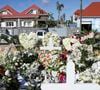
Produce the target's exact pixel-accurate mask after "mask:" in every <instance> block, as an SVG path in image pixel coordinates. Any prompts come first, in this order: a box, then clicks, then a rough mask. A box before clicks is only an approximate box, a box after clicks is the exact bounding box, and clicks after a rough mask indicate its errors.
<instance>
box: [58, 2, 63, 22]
mask: <svg viewBox="0 0 100 90" xmlns="http://www.w3.org/2000/svg"><path fill="white" fill-rule="evenodd" d="M56 8H57V11H58V23H60V14H61V11H62V9H63V8H64V5H63V4H62V3H59V1H57V2H56Z"/></svg>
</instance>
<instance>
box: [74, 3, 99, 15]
mask: <svg viewBox="0 0 100 90" xmlns="http://www.w3.org/2000/svg"><path fill="white" fill-rule="evenodd" d="M74 14H75V15H78V16H80V10H77V11H75V13H74ZM82 16H83V17H100V2H93V3H91V4H90V5H89V6H88V7H86V8H85V9H84V10H83V11H82Z"/></svg>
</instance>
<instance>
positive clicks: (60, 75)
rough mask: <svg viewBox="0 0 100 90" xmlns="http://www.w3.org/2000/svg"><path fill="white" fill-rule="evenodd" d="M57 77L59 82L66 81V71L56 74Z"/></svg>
mask: <svg viewBox="0 0 100 90" xmlns="http://www.w3.org/2000/svg"><path fill="white" fill-rule="evenodd" d="M58 79H59V83H65V82H66V73H65V72H61V73H60V74H59V76H58Z"/></svg>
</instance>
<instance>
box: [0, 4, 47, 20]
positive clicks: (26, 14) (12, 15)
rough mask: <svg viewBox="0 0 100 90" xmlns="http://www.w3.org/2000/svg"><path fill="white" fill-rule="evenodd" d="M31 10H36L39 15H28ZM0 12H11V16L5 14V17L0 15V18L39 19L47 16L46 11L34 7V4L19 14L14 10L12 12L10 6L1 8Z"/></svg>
mask: <svg viewBox="0 0 100 90" xmlns="http://www.w3.org/2000/svg"><path fill="white" fill-rule="evenodd" d="M32 9H36V10H38V11H39V13H37V14H28V12H29V11H30V10H32ZM0 10H1V11H3V10H8V11H9V12H11V13H12V14H7V15H2V14H0V18H33V17H36V18H37V17H39V16H40V15H48V14H47V12H46V11H44V10H43V9H41V8H39V7H38V6H36V5H35V4H33V5H32V6H30V7H29V8H27V9H26V10H24V11H23V12H21V13H19V12H17V11H16V10H14V9H13V8H12V7H11V6H8V5H7V6H5V7H3V8H1V9H0Z"/></svg>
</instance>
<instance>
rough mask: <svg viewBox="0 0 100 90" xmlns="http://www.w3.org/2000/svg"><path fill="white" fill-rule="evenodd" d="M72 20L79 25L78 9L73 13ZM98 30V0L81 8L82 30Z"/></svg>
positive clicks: (99, 6) (99, 14)
mask: <svg viewBox="0 0 100 90" xmlns="http://www.w3.org/2000/svg"><path fill="white" fill-rule="evenodd" d="M74 22H76V23H77V27H80V10H77V11H75V13H74ZM85 29H86V30H97V31H98V32H100V2H93V3H91V4H90V5H89V6H87V7H86V8H85V9H83V10H82V30H85Z"/></svg>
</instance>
